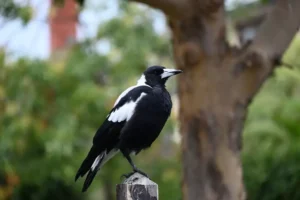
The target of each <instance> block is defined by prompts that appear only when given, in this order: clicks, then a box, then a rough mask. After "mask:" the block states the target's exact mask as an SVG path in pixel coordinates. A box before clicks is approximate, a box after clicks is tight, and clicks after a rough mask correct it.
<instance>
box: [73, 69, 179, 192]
mask: <svg viewBox="0 0 300 200" xmlns="http://www.w3.org/2000/svg"><path fill="white" fill-rule="evenodd" d="M181 72H182V71H181V70H178V69H168V68H166V67H163V66H159V65H154V66H150V67H148V68H147V69H146V70H145V71H144V72H143V74H142V75H141V77H140V78H139V79H138V81H137V84H136V85H134V86H131V87H129V88H128V89H126V90H125V91H124V92H122V93H121V94H120V96H119V97H118V98H117V100H116V101H115V103H114V106H113V108H112V109H111V111H110V112H109V114H108V115H107V117H106V119H105V120H104V122H103V123H102V125H101V126H100V127H99V128H98V130H97V131H96V133H95V135H94V137H93V145H92V147H91V148H90V151H89V153H88V154H87V156H86V158H85V159H84V160H83V162H82V164H81V166H80V167H79V169H78V171H77V174H76V176H75V181H77V179H78V178H79V177H83V176H85V174H86V173H87V176H86V179H85V182H84V184H83V188H82V192H85V191H86V190H87V189H88V188H89V186H90V185H91V183H92V181H93V179H94V177H95V176H96V174H97V172H98V171H99V170H100V168H101V167H102V166H103V165H104V164H105V163H106V162H107V161H108V160H109V159H111V158H112V157H113V156H115V155H116V154H117V153H119V152H121V153H122V154H123V156H124V157H125V158H126V159H127V161H128V162H129V164H130V165H131V167H132V169H133V171H132V172H131V173H129V174H127V175H124V176H125V177H127V178H128V177H129V176H131V175H132V174H134V173H136V172H137V173H140V174H142V175H143V176H146V177H148V175H147V174H146V173H145V172H143V171H141V170H140V169H139V168H137V167H136V165H135V164H134V163H133V161H132V159H131V155H133V154H135V155H137V154H138V153H139V152H140V151H142V150H145V149H148V148H149V147H150V146H151V145H152V143H153V142H154V141H155V140H156V139H157V137H158V136H159V134H160V132H161V130H162V129H163V127H164V125H165V123H166V121H167V119H168V118H169V116H170V113H171V109H172V100H171V96H170V94H169V92H168V91H167V89H166V86H165V83H166V81H167V80H168V79H169V78H170V77H171V76H174V75H176V74H179V73H181Z"/></svg>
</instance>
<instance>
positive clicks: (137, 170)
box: [134, 169, 149, 178]
mask: <svg viewBox="0 0 300 200" xmlns="http://www.w3.org/2000/svg"><path fill="white" fill-rule="evenodd" d="M134 172H137V173H140V174H141V175H143V176H145V177H147V178H149V177H148V175H147V174H146V173H145V172H143V171H141V170H139V169H134Z"/></svg>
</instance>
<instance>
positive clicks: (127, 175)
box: [120, 171, 135, 179]
mask: <svg viewBox="0 0 300 200" xmlns="http://www.w3.org/2000/svg"><path fill="white" fill-rule="evenodd" d="M134 173H135V172H134V171H133V172H130V173H128V174H123V175H122V176H121V177H120V178H125V179H127V178H129V177H130V176H132V175H133V174H134Z"/></svg>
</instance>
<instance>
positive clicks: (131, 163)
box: [121, 150, 148, 178]
mask: <svg viewBox="0 0 300 200" xmlns="http://www.w3.org/2000/svg"><path fill="white" fill-rule="evenodd" d="M121 152H122V154H123V155H124V157H125V158H126V159H127V161H128V162H129V164H130V165H131V167H132V169H133V172H131V173H129V174H124V175H123V176H125V177H126V178H128V177H130V176H131V175H133V174H134V173H135V172H138V173H140V174H142V175H143V176H146V177H147V178H148V175H147V174H146V173H145V172H143V171H141V170H140V169H138V168H137V167H136V166H135V164H134V163H133V161H132V160H131V158H130V156H129V153H128V151H127V150H125V151H124V150H121Z"/></svg>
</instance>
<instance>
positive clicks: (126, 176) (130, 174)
mask: <svg viewBox="0 0 300 200" xmlns="http://www.w3.org/2000/svg"><path fill="white" fill-rule="evenodd" d="M135 173H139V174H141V175H143V176H145V177H147V178H149V177H148V175H147V174H146V173H145V172H143V171H141V170H139V169H137V168H135V169H133V172H130V173H128V174H123V175H122V176H121V178H126V179H127V178H129V177H130V176H132V175H133V174H135Z"/></svg>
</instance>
